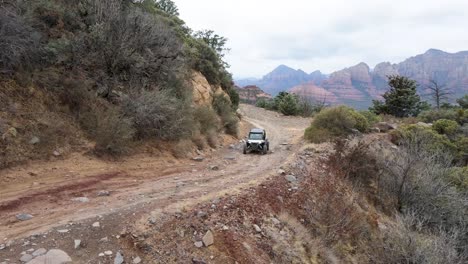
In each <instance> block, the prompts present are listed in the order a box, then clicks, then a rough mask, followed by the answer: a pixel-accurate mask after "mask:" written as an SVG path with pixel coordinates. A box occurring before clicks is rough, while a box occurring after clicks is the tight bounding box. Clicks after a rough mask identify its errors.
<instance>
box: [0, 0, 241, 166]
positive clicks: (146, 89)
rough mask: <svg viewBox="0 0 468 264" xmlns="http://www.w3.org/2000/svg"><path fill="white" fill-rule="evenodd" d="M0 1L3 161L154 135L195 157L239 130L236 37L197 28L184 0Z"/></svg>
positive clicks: (119, 145) (96, 149) (107, 153)
mask: <svg viewBox="0 0 468 264" xmlns="http://www.w3.org/2000/svg"><path fill="white" fill-rule="evenodd" d="M0 5H1V6H0V34H1V38H0V47H1V48H0V102H1V103H0V136H1V140H0V169H2V168H6V167H10V166H15V165H21V164H23V163H26V162H29V161H32V160H36V159H40V160H55V159H61V158H65V157H66V156H68V155H70V154H72V153H75V152H80V153H88V154H90V155H93V156H99V157H107V158H118V157H121V156H125V155H128V154H135V153H139V152H140V151H146V150H145V149H146V148H145V145H146V144H153V145H154V147H155V148H156V149H158V148H161V145H162V144H155V142H170V143H171V144H169V146H171V147H169V148H166V150H167V151H169V152H172V153H173V154H174V155H175V156H184V155H186V153H185V152H187V153H189V152H191V151H194V150H195V148H199V149H203V148H206V147H216V145H217V144H218V143H217V140H216V138H217V137H218V134H222V133H229V134H231V135H233V136H237V123H238V118H237V116H236V114H235V110H236V108H237V105H238V96H237V94H236V92H235V90H234V87H233V84H232V78H231V75H230V74H229V73H228V72H227V70H226V68H225V66H224V65H225V63H224V62H223V60H222V56H223V50H224V49H225V47H224V46H223V45H224V43H225V39H224V38H223V37H220V36H219V35H216V34H214V32H212V31H200V32H194V31H193V30H191V29H190V28H189V27H188V26H187V25H186V24H185V22H184V21H182V20H181V19H180V18H179V17H178V12H177V7H176V6H175V4H174V3H173V2H171V1H156V2H154V1H143V2H140V1H130V0H128V1H127V0H125V1H120V0H107V1H98V0H90V1H55V0H42V1H34V2H33V3H29V2H25V1H19V0H18V1H14V0H12V1H2V2H1V3H0ZM215 40H216V41H217V42H216V41H215ZM222 40H224V42H223V44H221V41H222Z"/></svg>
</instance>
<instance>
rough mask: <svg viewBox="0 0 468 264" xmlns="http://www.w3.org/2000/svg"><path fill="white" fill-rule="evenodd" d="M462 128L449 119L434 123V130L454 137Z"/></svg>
mask: <svg viewBox="0 0 468 264" xmlns="http://www.w3.org/2000/svg"><path fill="white" fill-rule="evenodd" d="M459 128H460V126H459V125H458V123H457V122H455V121H452V120H448V119H439V120H437V121H436V122H434V124H433V126H432V129H434V130H435V131H437V133H439V134H441V135H447V136H452V135H454V134H455V133H457V132H458V130H459Z"/></svg>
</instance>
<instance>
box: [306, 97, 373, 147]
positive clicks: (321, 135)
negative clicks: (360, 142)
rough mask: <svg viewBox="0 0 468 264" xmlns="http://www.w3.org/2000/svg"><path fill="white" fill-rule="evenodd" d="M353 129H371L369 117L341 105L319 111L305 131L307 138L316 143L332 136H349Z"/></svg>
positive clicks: (361, 130)
mask: <svg viewBox="0 0 468 264" xmlns="http://www.w3.org/2000/svg"><path fill="white" fill-rule="evenodd" d="M353 129H357V130H359V131H360V132H366V131H367V130H368V129H369V123H368V122H367V119H366V118H365V117H364V116H363V115H361V114H360V113H358V112H356V111H355V110H354V109H352V108H349V107H346V106H339V107H333V108H328V109H325V110H323V111H322V112H320V113H318V114H317V115H316V116H315V118H314V120H313V121H312V124H311V126H310V127H309V128H307V130H306V132H305V138H306V139H307V140H310V141H312V142H315V143H320V142H324V141H327V140H329V139H331V138H336V137H342V136H347V135H349V134H351V133H353Z"/></svg>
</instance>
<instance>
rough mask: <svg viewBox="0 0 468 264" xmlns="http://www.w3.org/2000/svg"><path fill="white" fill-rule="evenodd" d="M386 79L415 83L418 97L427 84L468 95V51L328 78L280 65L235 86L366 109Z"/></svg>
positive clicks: (430, 54) (358, 68)
mask: <svg viewBox="0 0 468 264" xmlns="http://www.w3.org/2000/svg"><path fill="white" fill-rule="evenodd" d="M389 75H403V76H407V77H409V78H412V79H414V80H416V81H417V82H418V84H419V92H420V94H427V93H426V91H425V90H426V86H427V85H428V83H429V81H430V80H436V81H437V82H438V83H440V84H441V85H446V86H447V87H448V88H449V89H450V90H451V91H452V92H453V95H454V97H459V96H461V95H463V94H466V93H467V92H468V51H459V52H455V53H449V52H445V51H442V50H439V49H429V50H427V51H426V52H425V53H423V54H418V55H415V56H413V57H409V58H407V59H405V60H403V61H402V62H400V63H391V62H388V61H387V62H381V63H378V64H376V66H375V67H374V68H373V69H371V68H370V66H369V65H368V64H367V63H365V62H360V63H358V64H356V65H353V66H350V67H346V68H344V69H341V70H338V71H335V72H332V73H331V74H329V75H325V74H323V73H322V72H320V71H319V70H316V71H313V72H312V73H310V74H307V73H306V72H305V71H303V70H301V69H297V70H295V69H293V68H291V67H288V66H286V65H284V64H282V65H280V66H278V67H276V68H275V69H274V70H273V71H272V72H270V73H268V74H266V75H265V76H263V78H261V79H250V80H249V81H245V79H244V80H235V82H236V84H237V85H238V86H241V87H243V86H246V85H256V86H258V87H260V88H261V89H262V90H264V91H265V92H266V93H269V94H271V95H273V96H274V95H276V94H278V93H279V92H280V91H291V92H296V93H300V94H301V95H307V96H308V97H313V98H314V99H317V100H323V99H324V97H327V98H330V99H331V98H333V100H331V101H330V103H336V104H349V105H351V106H353V107H357V108H367V107H369V106H370V105H371V103H372V100H373V99H380V98H381V95H382V94H383V93H385V91H386V90H387V89H388V85H387V76H389ZM320 91H321V93H322V94H319V93H320ZM324 91H326V92H324ZM330 93H331V94H333V96H331V94H330ZM423 99H429V98H423Z"/></svg>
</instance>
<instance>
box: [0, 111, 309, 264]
mask: <svg viewBox="0 0 468 264" xmlns="http://www.w3.org/2000/svg"><path fill="white" fill-rule="evenodd" d="M242 112H243V114H244V120H245V121H247V122H248V123H249V124H247V123H244V125H243V130H244V133H245V131H246V130H247V129H248V128H249V127H251V126H256V127H263V128H265V129H266V130H267V131H268V133H269V137H270V140H271V142H272V144H271V145H272V151H271V153H269V154H268V155H257V154H251V155H243V154H242V153H241V146H242V143H240V142H237V143H235V144H225V146H224V147H222V148H220V149H218V150H216V151H207V150H205V151H203V152H199V153H197V154H196V155H194V156H193V157H191V159H184V160H175V159H172V158H170V157H167V156H164V155H163V154H154V155H145V156H138V157H131V158H127V159H126V160H124V161H119V162H105V161H102V160H96V159H94V158H92V157H89V156H85V155H76V156H73V157H72V158H71V159H67V160H58V161H56V162H49V163H36V164H32V165H28V166H23V167H21V168H13V169H9V170H6V171H2V172H0V179H1V180H2V184H1V186H0V190H1V193H0V234H1V235H0V263H2V264H3V263H65V262H66V261H68V258H70V259H71V260H72V262H73V263H124V262H125V263H140V262H141V263H190V261H192V262H193V263H236V262H238V263H253V262H252V260H253V259H264V260H265V261H266V260H267V259H268V257H267V256H264V258H263V257H262V256H261V254H260V255H257V254H255V249H256V248H257V246H258V243H257V240H259V241H261V240H262V239H263V237H264V232H265V231H264V228H266V222H264V221H266V220H265V219H270V220H268V221H270V222H271V221H272V223H273V225H272V228H273V227H274V226H281V225H280V223H278V221H280V222H281V217H280V216H279V215H276V216H274V215H272V216H270V215H269V214H271V213H272V211H271V210H266V209H267V208H265V205H266V203H265V202H262V201H264V199H269V201H275V203H277V202H281V200H283V201H284V199H287V197H289V195H291V194H293V193H294V192H296V191H297V190H298V189H299V185H297V182H298V179H297V178H296V176H294V175H292V174H291V173H290V171H289V169H288V168H289V166H290V165H291V164H296V165H297V164H298V162H299V163H301V164H302V163H303V162H305V161H304V160H303V159H305V157H308V158H310V157H311V156H310V154H307V155H309V156H307V155H306V154H304V153H303V154H301V155H299V156H298V153H299V152H300V150H299V149H300V147H301V145H302V143H301V136H302V133H303V131H304V129H305V127H306V126H307V125H308V124H309V122H310V120H308V119H304V118H295V117H283V116H280V115H278V114H277V113H273V112H268V111H265V110H262V109H257V108H255V107H250V106H242ZM309 162H310V161H309ZM301 164H299V165H297V166H296V165H295V166H296V167H294V168H295V169H297V168H299V169H305V165H304V164H302V165H301ZM283 174H284V175H283ZM298 175H299V174H298ZM269 206H271V205H269ZM243 215H244V216H243ZM274 219H276V220H274ZM275 223H276V224H275ZM244 238H245V239H244ZM236 241H237V242H236ZM251 243H253V244H251ZM252 245H255V246H252ZM249 248H250V249H251V250H253V251H249ZM246 250H247V251H246ZM262 252H263V251H262ZM252 256H253V257H254V258H253V259H252V258H251V257H252ZM2 261H3V262H2ZM254 262H256V261H254ZM260 262H262V261H260ZM256 263H259V262H256Z"/></svg>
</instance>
